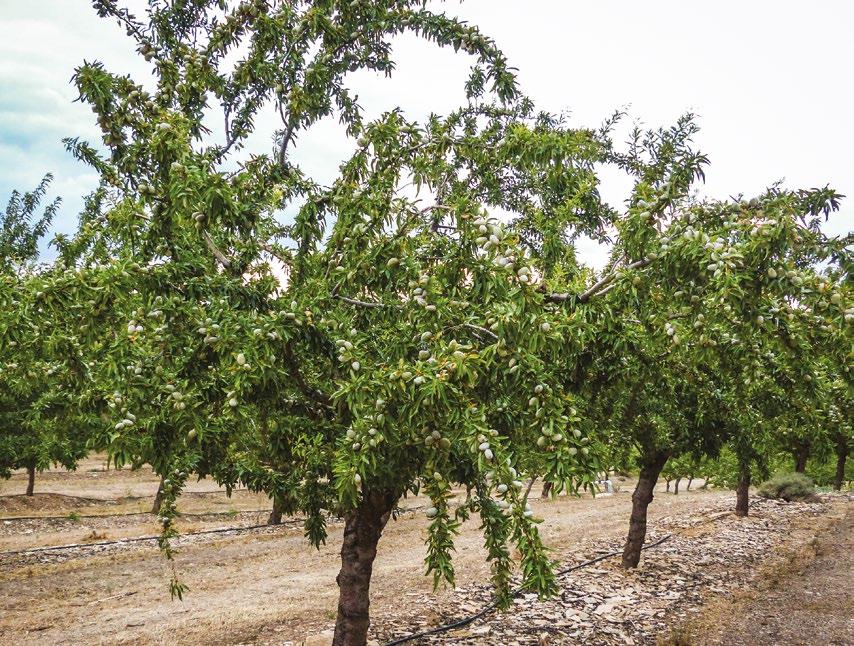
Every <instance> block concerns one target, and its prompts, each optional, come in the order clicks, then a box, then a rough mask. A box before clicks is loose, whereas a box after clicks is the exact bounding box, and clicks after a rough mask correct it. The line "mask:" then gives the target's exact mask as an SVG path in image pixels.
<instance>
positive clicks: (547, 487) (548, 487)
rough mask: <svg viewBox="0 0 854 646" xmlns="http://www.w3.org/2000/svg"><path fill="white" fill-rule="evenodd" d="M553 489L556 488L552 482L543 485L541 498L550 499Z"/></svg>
mask: <svg viewBox="0 0 854 646" xmlns="http://www.w3.org/2000/svg"><path fill="white" fill-rule="evenodd" d="M552 487H554V484H553V483H551V482H546V483H545V484H543V493H541V494H540V498H548V497H549V495H550V494H551V492H552Z"/></svg>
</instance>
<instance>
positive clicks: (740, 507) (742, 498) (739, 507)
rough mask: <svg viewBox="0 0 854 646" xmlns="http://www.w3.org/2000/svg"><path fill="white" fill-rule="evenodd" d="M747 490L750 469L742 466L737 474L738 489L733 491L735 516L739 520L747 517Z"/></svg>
mask: <svg viewBox="0 0 854 646" xmlns="http://www.w3.org/2000/svg"><path fill="white" fill-rule="evenodd" d="M749 490H750V467H747V466H743V467H741V469H740V470H739V472H738V488H737V489H736V490H735V515H736V516H739V517H740V518H744V517H745V516H747V510H748V507H749V503H748V493H749Z"/></svg>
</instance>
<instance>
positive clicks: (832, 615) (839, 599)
mask: <svg viewBox="0 0 854 646" xmlns="http://www.w3.org/2000/svg"><path fill="white" fill-rule="evenodd" d="M852 592H854V509H851V508H850V507H849V508H848V510H847V513H846V514H845V515H844V517H843V518H842V519H841V520H838V521H837V522H836V523H834V524H833V525H832V526H831V527H830V528H829V530H828V531H827V532H823V533H821V534H819V535H818V536H816V537H815V538H814V539H813V540H810V541H808V542H807V543H805V544H803V545H801V546H800V547H799V548H798V549H794V550H792V551H790V552H789V553H787V554H785V555H784V556H783V558H782V559H781V560H780V562H777V563H774V564H772V565H769V566H768V567H766V568H765V570H764V571H763V572H762V574H761V575H760V576H759V577H758V578H757V580H756V583H755V586H754V587H753V588H752V589H751V590H749V591H746V592H744V593H742V594H740V595H736V596H734V597H731V598H722V599H720V600H718V602H717V603H716V604H713V605H712V606H711V607H710V608H709V611H708V614H707V616H706V618H705V619H706V621H705V622H704V623H705V625H704V626H702V628H700V626H693V627H690V628H689V630H688V631H686V632H688V633H693V635H692V641H691V643H692V644H697V646H724V645H726V646H728V645H730V644H787V645H791V646H795V645H797V646H811V645H813V644H822V645H825V646H846V645H850V644H854V594H852Z"/></svg>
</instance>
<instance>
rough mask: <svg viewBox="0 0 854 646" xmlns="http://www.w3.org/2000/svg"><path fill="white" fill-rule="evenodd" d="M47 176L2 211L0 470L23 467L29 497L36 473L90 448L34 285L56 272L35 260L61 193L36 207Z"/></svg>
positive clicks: (60, 347) (70, 464)
mask: <svg viewBox="0 0 854 646" xmlns="http://www.w3.org/2000/svg"><path fill="white" fill-rule="evenodd" d="M51 179H52V177H51V175H46V176H45V178H44V179H43V180H42V181H41V182H40V183H39V185H38V187H37V188H36V189H35V190H34V191H32V192H30V193H23V194H21V193H18V192H17V191H15V192H13V193H12V196H11V198H10V200H9V202H8V204H7V206H6V210H5V211H4V212H3V213H2V214H0V310H2V311H3V315H2V316H0V475H2V476H3V477H9V476H10V475H11V471H12V470H13V469H26V470H27V476H28V477H27V488H26V494H27V495H28V496H32V495H33V492H34V488H35V478H36V473H37V472H39V471H42V470H44V469H46V468H48V467H49V466H50V465H51V464H61V465H63V466H64V467H66V468H68V469H73V468H75V466H76V464H77V461H78V460H79V459H80V458H81V457H83V456H84V455H85V454H86V453H87V452H88V451H87V446H86V434H85V424H81V425H80V426H78V422H80V421H82V420H81V419H80V417H79V416H78V415H77V412H78V409H77V407H76V402H75V401H74V400H73V398H72V397H71V396H70V394H69V393H68V392H67V391H65V390H64V387H65V386H66V385H67V384H68V383H69V380H70V375H69V374H68V373H67V370H66V367H65V365H64V364H63V363H62V361H61V360H60V356H61V353H62V352H64V351H65V350H66V348H65V347H64V345H65V344H63V343H62V342H61V341H60V340H59V337H58V336H57V330H56V329H54V328H52V327H51V326H50V325H49V324H48V325H46V326H40V325H38V324H37V323H36V322H35V321H34V317H33V316H32V313H33V311H34V310H35V309H36V308H38V307H39V303H38V298H37V296H38V291H37V290H36V289H35V288H34V286H35V285H37V284H38V283H39V281H40V280H41V277H42V276H43V275H45V274H47V273H50V272H53V271H56V268H55V267H52V266H50V265H39V264H38V260H39V244H40V242H41V240H42V238H43V237H44V236H45V234H46V233H47V231H48V229H49V227H50V223H51V221H52V220H53V217H54V215H55V214H56V211H57V209H58V208H59V204H60V200H59V198H56V199H54V200H53V201H52V202H50V203H48V204H47V205H46V206H44V207H43V208H42V202H43V200H44V197H45V195H46V193H47V190H48V188H49V185H50V181H51Z"/></svg>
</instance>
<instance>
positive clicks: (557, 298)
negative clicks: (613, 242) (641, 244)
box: [546, 258, 652, 303]
mask: <svg viewBox="0 0 854 646" xmlns="http://www.w3.org/2000/svg"><path fill="white" fill-rule="evenodd" d="M651 262H652V261H651V260H649V259H648V258H643V259H641V260H636V261H635V262H632V263H629V264H628V265H626V266H625V267H617V268H615V269H613V270H612V271H611V272H609V273H608V274H606V275H605V276H603V277H602V278H600V279H599V280H597V281H596V282H595V283H593V285H592V286H591V287H590V288H589V289H587V290H585V291H583V292H582V293H581V294H579V295H578V297H577V300H578V302H579V303H586V302H587V301H589V300H590V299H591V298H593V297H594V296H601V295H602V294H605V293H607V292H608V291H610V290H611V289H612V288H613V287H614V286H613V285H611V283H613V282H614V280H615V279H616V278H617V277H618V276H619V275H620V272H621V271H623V270H626V269H640V268H642V267H646V266H647V265H648V264H650V263H651ZM603 288H605V289H603ZM546 298H547V299H548V300H550V301H552V302H553V303H563V302H564V301H567V300H569V298H570V294H569V293H568V292H563V293H557V294H548V295H547V296H546Z"/></svg>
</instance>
